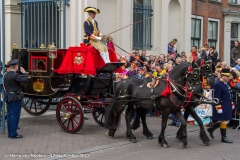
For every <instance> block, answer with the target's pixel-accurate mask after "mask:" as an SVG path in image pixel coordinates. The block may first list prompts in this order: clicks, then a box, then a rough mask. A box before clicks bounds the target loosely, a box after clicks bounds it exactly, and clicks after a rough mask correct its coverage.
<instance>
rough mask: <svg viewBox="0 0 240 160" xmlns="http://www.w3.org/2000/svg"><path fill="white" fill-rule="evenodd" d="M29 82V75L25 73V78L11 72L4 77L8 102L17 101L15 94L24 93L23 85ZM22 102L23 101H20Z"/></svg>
mask: <svg viewBox="0 0 240 160" xmlns="http://www.w3.org/2000/svg"><path fill="white" fill-rule="evenodd" d="M27 82H28V74H27V73H24V74H23V76H21V75H20V74H17V73H15V72H14V71H9V72H8V73H6V74H5V75H4V87H5V91H6V102H11V101H16V99H15V98H16V97H15V95H14V94H13V93H15V92H16V93H20V92H21V91H22V88H21V83H27ZM19 101H21V100H19Z"/></svg>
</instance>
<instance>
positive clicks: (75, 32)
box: [66, 1, 84, 47]
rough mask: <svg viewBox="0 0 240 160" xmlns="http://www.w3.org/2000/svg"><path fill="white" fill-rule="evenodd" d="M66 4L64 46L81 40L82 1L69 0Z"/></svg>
mask: <svg viewBox="0 0 240 160" xmlns="http://www.w3.org/2000/svg"><path fill="white" fill-rule="evenodd" d="M69 4H70V6H66V17H67V18H66V47H69V46H76V45H77V46H79V45H80V43H81V42H83V22H84V14H83V9H84V1H69Z"/></svg>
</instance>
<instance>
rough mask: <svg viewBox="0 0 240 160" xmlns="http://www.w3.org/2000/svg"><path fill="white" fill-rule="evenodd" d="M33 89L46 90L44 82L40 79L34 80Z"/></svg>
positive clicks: (37, 90)
mask: <svg viewBox="0 0 240 160" xmlns="http://www.w3.org/2000/svg"><path fill="white" fill-rule="evenodd" d="M33 90H34V91H36V92H43V91H44V83H43V82H41V81H40V80H39V79H37V81H35V82H33Z"/></svg>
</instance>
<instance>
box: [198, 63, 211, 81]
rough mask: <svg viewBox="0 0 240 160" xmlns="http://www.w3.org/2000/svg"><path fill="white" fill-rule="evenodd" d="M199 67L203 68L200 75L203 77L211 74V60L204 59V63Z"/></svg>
mask: <svg viewBox="0 0 240 160" xmlns="http://www.w3.org/2000/svg"><path fill="white" fill-rule="evenodd" d="M200 67H201V68H205V74H203V73H202V76H203V77H204V78H207V77H208V76H211V75H212V74H213V73H212V69H211V67H212V60H208V61H204V65H203V66H200Z"/></svg>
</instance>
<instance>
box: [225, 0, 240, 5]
mask: <svg viewBox="0 0 240 160" xmlns="http://www.w3.org/2000/svg"><path fill="white" fill-rule="evenodd" d="M228 3H229V4H236V5H238V4H240V0H237V3H232V2H231V0H228Z"/></svg>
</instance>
